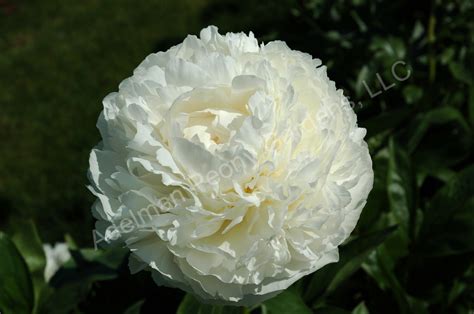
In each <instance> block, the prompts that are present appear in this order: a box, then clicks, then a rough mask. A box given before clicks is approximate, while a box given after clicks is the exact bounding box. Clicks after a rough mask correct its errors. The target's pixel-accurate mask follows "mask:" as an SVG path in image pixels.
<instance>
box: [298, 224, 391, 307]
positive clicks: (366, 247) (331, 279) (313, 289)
mask: <svg viewBox="0 0 474 314" xmlns="http://www.w3.org/2000/svg"><path fill="white" fill-rule="evenodd" d="M395 230H396V227H390V228H387V229H385V230H382V231H378V232H374V233H370V234H368V235H365V236H361V237H359V238H357V239H355V240H352V241H351V242H349V243H347V244H346V245H343V246H342V247H341V248H340V249H339V256H340V259H339V262H337V263H334V264H330V265H327V266H326V267H323V268H322V269H320V270H318V271H316V272H315V273H314V274H313V275H312V276H311V281H310V283H309V285H308V288H307V289H306V293H305V295H304V297H305V300H307V301H309V300H314V299H315V298H318V297H320V296H321V295H323V294H324V293H325V292H327V293H329V292H331V291H334V290H335V289H336V288H337V286H338V285H339V284H340V283H341V282H343V281H344V280H346V279H347V278H348V277H350V275H352V274H353V273H354V272H355V271H356V270H357V269H358V268H359V267H360V266H361V264H362V263H363V262H364V260H365V258H366V257H367V255H368V254H369V253H370V252H371V251H372V250H373V249H375V248H376V247H377V246H378V245H380V244H381V243H382V242H384V240H385V239H386V238H387V237H388V236H389V235H390V234H392V233H393V232H394V231H395Z"/></svg>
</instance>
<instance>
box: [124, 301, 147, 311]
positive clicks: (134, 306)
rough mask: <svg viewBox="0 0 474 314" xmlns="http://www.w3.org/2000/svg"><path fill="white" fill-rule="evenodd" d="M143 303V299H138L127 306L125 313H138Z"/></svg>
mask: <svg viewBox="0 0 474 314" xmlns="http://www.w3.org/2000/svg"><path fill="white" fill-rule="evenodd" d="M143 303H145V300H141V301H138V302H137V303H135V304H133V305H132V306H131V307H129V308H128V309H127V310H126V311H125V314H140V311H141V309H142V306H143Z"/></svg>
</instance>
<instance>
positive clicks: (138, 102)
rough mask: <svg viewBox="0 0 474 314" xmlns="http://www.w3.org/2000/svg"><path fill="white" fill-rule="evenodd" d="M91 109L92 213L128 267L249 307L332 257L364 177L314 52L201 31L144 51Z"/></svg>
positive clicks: (364, 165)
mask: <svg viewBox="0 0 474 314" xmlns="http://www.w3.org/2000/svg"><path fill="white" fill-rule="evenodd" d="M103 105H104V110H103V112H102V114H101V115H100V117H99V121H98V128H99V130H100V132H101V134H102V138H103V142H102V143H101V144H100V145H99V147H97V148H96V149H94V150H93V151H92V153H91V156H90V173H89V175H90V180H91V182H92V188H91V190H92V192H93V193H94V194H95V195H96V196H97V198H98V201H97V202H96V204H95V205H94V208H93V212H94V214H95V217H96V218H97V219H98V223H97V228H98V230H102V231H101V232H103V234H104V235H105V239H106V240H107V241H112V240H115V239H118V238H120V239H121V240H123V242H124V243H125V244H126V246H127V247H128V248H129V249H130V250H131V251H132V252H133V254H132V258H131V262H130V266H131V268H132V270H133V271H136V270H139V269H143V268H146V267H148V268H149V269H151V270H152V273H153V278H154V279H155V281H156V282H157V283H159V284H164V285H168V286H173V287H179V288H181V289H184V290H186V291H189V292H191V293H193V294H195V295H197V296H198V297H199V298H201V299H203V300H210V301H214V302H216V300H217V301H218V302H222V303H231V304H239V305H249V304H254V303H257V302H260V301H262V300H264V299H267V298H269V297H271V296H273V295H275V294H277V293H278V292H281V291H282V290H283V289H285V288H287V287H288V286H290V285H291V284H292V283H294V282H295V281H296V280H298V279H299V278H301V277H302V276H304V275H306V274H309V273H311V272H314V271H315V270H317V269H319V268H321V267H323V266H324V265H326V264H328V263H333V262H336V261H337V260H338V249H337V247H338V245H340V244H341V243H342V242H343V241H344V240H345V239H347V237H348V236H349V234H350V233H351V231H352V230H353V229H354V227H355V225H356V222H357V220H358V218H359V215H360V212H361V210H362V208H363V206H364V204H365V203H366V199H367V195H368V193H369V191H370V189H371V188H372V181H373V172H372V162H371V159H370V156H369V153H368V149H367V145H366V143H365V142H364V141H363V137H364V135H365V133H366V132H365V129H361V128H358V127H357V123H356V116H355V114H354V112H353V110H352V108H351V107H350V105H349V102H348V101H347V99H346V98H345V97H344V96H343V93H342V91H341V90H337V89H336V87H335V84H334V82H332V81H330V80H329V79H328V77H327V74H326V68H325V67H324V66H321V61H320V60H318V59H312V57H311V56H310V55H308V54H305V53H302V52H299V51H294V50H291V49H290V48H288V47H287V45H286V44H285V43H284V42H281V41H273V42H270V43H267V44H261V45H259V44H258V42H257V40H256V39H255V37H254V35H253V34H252V33H250V34H249V35H248V36H247V35H246V34H243V33H240V34H234V33H228V34H226V35H225V36H223V35H220V34H219V33H218V30H217V28H216V27H214V26H210V27H208V28H205V29H203V30H202V31H201V33H200V37H199V38H198V37H196V36H188V37H187V38H186V39H185V40H184V42H183V43H181V44H179V45H177V46H174V47H172V48H171V49H169V50H168V51H166V52H158V53H154V54H151V55H149V56H148V57H147V58H146V59H145V60H144V61H143V62H142V63H141V64H140V65H139V66H138V67H137V68H136V69H135V71H134V74H133V76H132V77H130V78H128V79H126V80H124V81H123V82H122V83H121V84H120V86H119V91H118V92H116V93H112V94H110V95H108V96H107V97H106V98H105V99H104V101H103ZM105 229H106V230H105ZM104 230H105V231H104ZM98 232H99V231H98Z"/></svg>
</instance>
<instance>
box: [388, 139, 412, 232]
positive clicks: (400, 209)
mask: <svg viewBox="0 0 474 314" xmlns="http://www.w3.org/2000/svg"><path fill="white" fill-rule="evenodd" d="M388 148H389V154H390V155H389V160H388V172H387V193H388V201H389V205H390V212H391V214H393V217H394V220H395V221H394V223H397V224H400V226H401V228H402V229H403V230H404V231H406V232H408V228H409V224H410V220H412V219H413V213H414V210H415V208H414V206H415V178H414V176H413V170H412V166H411V160H410V156H409V155H408V154H407V152H405V151H404V149H403V148H402V147H401V146H400V145H398V144H396V143H395V141H394V140H393V139H391V140H390V141H389V146H388Z"/></svg>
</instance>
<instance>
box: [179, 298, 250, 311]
mask: <svg viewBox="0 0 474 314" xmlns="http://www.w3.org/2000/svg"><path fill="white" fill-rule="evenodd" d="M241 313H245V312H244V310H243V308H242V307H237V306H223V305H210V304H204V303H202V302H200V301H199V300H198V299H196V298H195V297H194V296H192V295H191V294H187V295H186V296H185V297H184V298H183V301H182V302H181V304H180V305H179V307H178V311H177V312H176V314H241Z"/></svg>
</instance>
